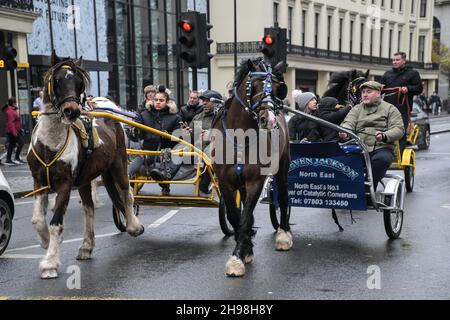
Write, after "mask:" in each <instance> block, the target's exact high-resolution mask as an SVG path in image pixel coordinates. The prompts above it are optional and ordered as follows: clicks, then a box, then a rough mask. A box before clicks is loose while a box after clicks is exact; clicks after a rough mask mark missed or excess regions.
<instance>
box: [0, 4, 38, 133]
mask: <svg viewBox="0 0 450 320" xmlns="http://www.w3.org/2000/svg"><path fill="white" fill-rule="evenodd" d="M36 18H37V15H36V14H34V12H33V3H32V0H29V1H20V2H18V1H9V0H0V52H3V49H4V48H5V47H12V48H15V49H16V50H17V57H16V59H15V60H16V61H17V63H18V68H17V69H16V70H13V71H9V70H6V68H5V67H4V66H0V107H3V106H4V105H5V104H6V102H7V100H8V98H9V97H13V96H14V97H16V98H17V99H18V102H19V104H20V105H24V106H25V105H28V104H29V100H30V94H29V91H28V76H29V74H28V72H27V70H28V67H29V61H28V54H27V53H28V48H27V35H28V34H31V33H32V32H33V22H34V21H35V19H36ZM24 121H25V122H26V119H24ZM3 134H4V119H3V112H0V136H2V135H3Z"/></svg>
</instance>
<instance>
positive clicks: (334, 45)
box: [330, 8, 339, 51]
mask: <svg viewBox="0 0 450 320" xmlns="http://www.w3.org/2000/svg"><path fill="white" fill-rule="evenodd" d="M330 50H331V51H339V9H337V8H336V9H334V12H333V18H332V19H331V39H330Z"/></svg>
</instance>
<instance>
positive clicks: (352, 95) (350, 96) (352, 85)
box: [347, 77, 366, 106]
mask: <svg viewBox="0 0 450 320" xmlns="http://www.w3.org/2000/svg"><path fill="white" fill-rule="evenodd" d="M360 80H366V78H364V77H358V78H355V79H353V80H352V81H350V82H349V83H348V87H347V103H350V104H351V105H352V106H355V105H357V104H358V97H357V96H356V93H357V92H358V85H357V81H360Z"/></svg>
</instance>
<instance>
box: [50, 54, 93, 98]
mask: <svg viewBox="0 0 450 320" xmlns="http://www.w3.org/2000/svg"><path fill="white" fill-rule="evenodd" d="M64 65H66V66H69V67H71V68H72V69H73V70H75V71H76V73H77V74H79V75H80V76H81V79H82V80H83V84H84V88H85V89H88V88H90V87H91V77H90V75H89V72H88V71H86V70H84V69H83V68H81V67H79V66H77V65H76V63H75V61H74V60H72V59H67V60H64V61H61V62H58V63H57V64H55V65H54V66H52V67H50V69H48V71H47V73H46V74H45V76H44V87H45V88H47V86H48V83H49V82H50V77H52V76H53V73H54V72H55V71H56V70H58V69H59V68H61V67H62V66H64ZM44 101H45V102H46V103H48V102H50V97H49V96H48V90H44Z"/></svg>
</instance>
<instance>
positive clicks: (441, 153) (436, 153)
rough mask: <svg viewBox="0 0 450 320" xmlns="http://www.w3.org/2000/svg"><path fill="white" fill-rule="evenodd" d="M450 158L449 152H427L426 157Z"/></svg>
mask: <svg viewBox="0 0 450 320" xmlns="http://www.w3.org/2000/svg"><path fill="white" fill-rule="evenodd" d="M429 154H430V155H437V156H450V153H449V152H427V153H424V155H429Z"/></svg>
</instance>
